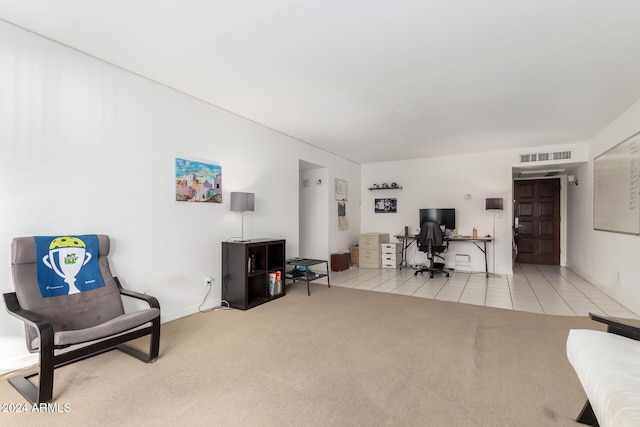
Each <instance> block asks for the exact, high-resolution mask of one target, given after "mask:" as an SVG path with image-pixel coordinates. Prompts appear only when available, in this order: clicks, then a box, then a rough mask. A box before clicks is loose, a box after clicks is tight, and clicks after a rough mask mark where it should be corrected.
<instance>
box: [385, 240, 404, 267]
mask: <svg viewBox="0 0 640 427" xmlns="http://www.w3.org/2000/svg"><path fill="white" fill-rule="evenodd" d="M401 261H402V248H401V246H400V243H382V244H381V245H380V262H381V264H382V268H398V267H399V266H400V262H401Z"/></svg>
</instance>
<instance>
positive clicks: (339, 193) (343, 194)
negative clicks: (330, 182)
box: [335, 178, 349, 202]
mask: <svg viewBox="0 0 640 427" xmlns="http://www.w3.org/2000/svg"><path fill="white" fill-rule="evenodd" d="M348 185H349V183H348V182H347V181H345V180H343V179H338V178H336V188H335V193H336V196H335V199H336V200H338V201H341V202H346V201H347V190H348Z"/></svg>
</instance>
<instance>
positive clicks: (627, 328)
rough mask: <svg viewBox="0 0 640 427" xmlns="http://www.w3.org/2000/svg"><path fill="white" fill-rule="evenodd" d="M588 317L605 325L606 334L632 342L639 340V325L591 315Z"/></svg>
mask: <svg viewBox="0 0 640 427" xmlns="http://www.w3.org/2000/svg"><path fill="white" fill-rule="evenodd" d="M589 317H590V318H591V320H595V321H596V322H600V323H604V324H605V325H607V332H610V333H612V334H616V335H621V336H623V337H627V338H631V339H634V340H640V325H632V324H630V323H626V322H622V321H620V320H614V319H611V318H609V317H602V316H599V315H597V314H593V313H589Z"/></svg>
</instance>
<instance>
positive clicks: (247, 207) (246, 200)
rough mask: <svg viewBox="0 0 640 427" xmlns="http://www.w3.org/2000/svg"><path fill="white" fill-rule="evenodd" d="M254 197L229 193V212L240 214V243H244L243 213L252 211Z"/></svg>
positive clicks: (250, 194) (239, 193) (248, 194)
mask: <svg viewBox="0 0 640 427" xmlns="http://www.w3.org/2000/svg"><path fill="white" fill-rule="evenodd" d="M255 199H256V195H255V194H253V193H241V192H232V193H231V206H230V207H229V210H231V211H234V212H242V234H241V236H242V237H241V239H242V240H240V241H241V242H244V241H245V240H244V211H251V212H253V211H254V206H255Z"/></svg>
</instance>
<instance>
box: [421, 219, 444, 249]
mask: <svg viewBox="0 0 640 427" xmlns="http://www.w3.org/2000/svg"><path fill="white" fill-rule="evenodd" d="M443 242H444V237H443V236H442V229H441V228H440V224H438V223H437V222H432V221H427V222H425V223H423V224H422V226H421V227H420V234H419V235H418V248H419V249H420V250H421V251H423V252H426V251H427V250H429V249H428V248H429V247H431V248H434V247H437V246H442V243H443Z"/></svg>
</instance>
